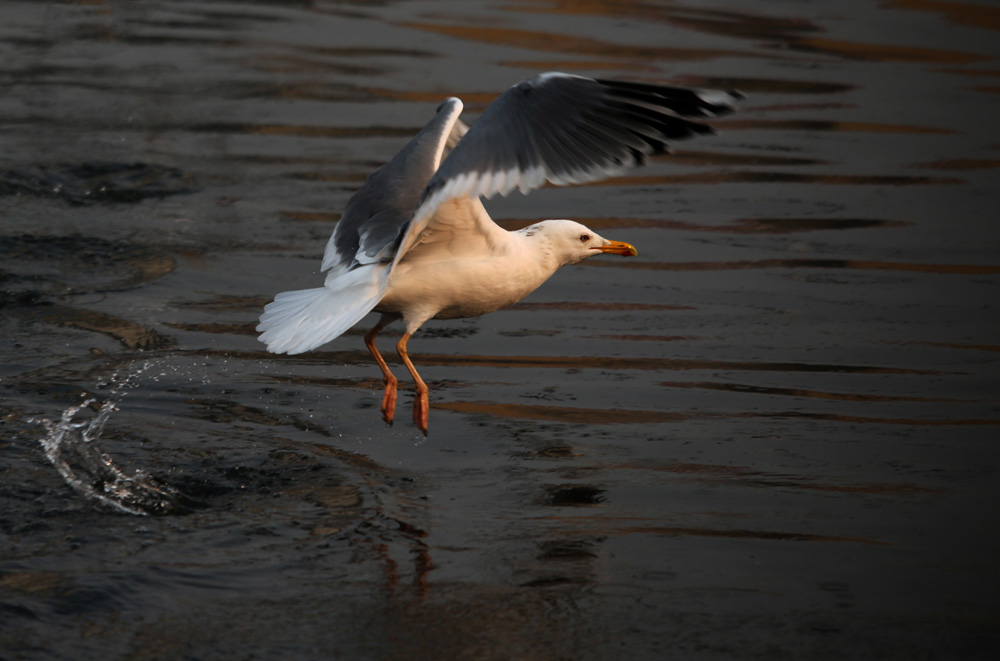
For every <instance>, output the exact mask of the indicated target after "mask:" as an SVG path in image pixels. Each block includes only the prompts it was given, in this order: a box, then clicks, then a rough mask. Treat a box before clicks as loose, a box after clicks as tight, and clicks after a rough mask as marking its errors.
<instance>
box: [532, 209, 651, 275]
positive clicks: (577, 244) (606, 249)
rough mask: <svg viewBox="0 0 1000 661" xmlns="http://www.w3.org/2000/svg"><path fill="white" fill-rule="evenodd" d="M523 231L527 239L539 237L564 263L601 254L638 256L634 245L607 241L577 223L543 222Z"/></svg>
mask: <svg viewBox="0 0 1000 661" xmlns="http://www.w3.org/2000/svg"><path fill="white" fill-rule="evenodd" d="M521 231H522V232H524V233H525V235H527V236H534V235H540V236H539V238H542V239H544V240H545V242H546V243H547V244H548V248H549V249H550V250H551V251H552V253H553V255H554V256H555V257H556V259H558V260H559V262H560V263H561V264H576V263H577V262H579V261H582V260H584V259H587V258H588V257H593V256H594V255H600V254H602V253H610V254H612V255H622V256H623V257H634V256H635V255H637V254H639V253H638V252H637V251H636V249H635V247H634V246H633V245H632V244H630V243H625V242H624V241H610V240H608V239H605V238H604V237H602V236H601V235H599V234H598V233H597V232H595V231H594V230H592V229H590V228H589V227H587V226H586V225H581V224H580V223H578V222H576V221H574V220H544V221H542V222H540V223H536V224H534V225H532V226H531V227H526V228H524V229H523V230H521Z"/></svg>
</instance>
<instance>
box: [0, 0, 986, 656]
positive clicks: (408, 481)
mask: <svg viewBox="0 0 1000 661" xmlns="http://www.w3.org/2000/svg"><path fill="white" fill-rule="evenodd" d="M2 13H3V17H4V20H3V21H2V24H0V81H2V84H3V90H4V93H3V94H2V95H0V122H2V124H3V126H4V128H5V130H4V131H3V132H2V134H0V144H2V147H3V148H2V149H0V217H2V218H3V221H2V226H0V227H2V229H0V258H2V259H0V282H2V284H3V287H2V298H0V304H2V308H0V350H2V354H3V356H4V361H3V362H2V365H0V378H2V380H0V388H2V392H3V398H2V400H0V420H2V425H0V433H2V436H0V501H2V507H0V550H2V551H0V620H2V622H3V624H2V626H0V657H3V658H11V659H36V658H37V659H53V658H65V659H80V658H98V657H100V658H155V659H184V658H199V659H207V658H253V657H261V658H278V657H289V658H314V657H315V658H319V657H322V658H327V657H331V656H332V657H342V658H400V657H402V658H476V659H480V658H496V659H506V658H525V659H531V658H537V659H551V658H570V657H572V658H584V659H586V658H595V659H596V658H608V657H611V656H627V657H630V658H740V659H743V658H767V659H775V658H875V657H879V658H907V659H912V658H928V659H937V658H941V659H955V658H992V655H991V652H992V651H993V650H994V649H995V646H996V644H997V642H998V640H997V634H996V632H997V630H998V629H1000V627H998V624H1000V622H998V616H1000V609H998V608H997V606H996V598H995V594H996V590H997V587H998V581H997V569H996V560H995V558H996V557H997V554H998V552H1000V539H998V538H1000V534H998V531H997V527H996V525H995V523H994V522H993V515H991V514H990V512H992V511H993V509H994V508H995V507H996V506H997V504H998V496H1000V487H998V486H997V484H998V482H997V459H998V450H997V443H996V439H997V435H998V429H1000V397H998V392H1000V390H998V373H997V362H998V360H997V358H998V351H1000V345H998V342H997V329H998V322H1000V315H998V311H997V283H998V276H1000V259H998V257H997V255H998V248H1000V234H998V232H997V229H996V227H995V224H996V218H997V211H996V209H997V202H998V197H997V194H996V193H995V182H996V169H997V167H998V166H1000V155H998V151H997V150H998V149H1000V137H998V135H997V131H996V119H995V118H996V113H997V103H996V99H997V94H998V93H1000V85H998V76H1000V71H998V67H997V66H996V62H997V57H1000V47H998V45H997V44H998V42H997V38H996V37H997V31H998V30H1000V12H998V10H996V9H994V8H992V7H991V6H988V5H986V4H985V3H984V4H975V3H957V2H954V3H953V2H936V3H926V2H912V1H908V0H892V1H890V2H882V3H875V2H870V1H860V0H859V1H854V2H846V3H839V4H837V5H836V7H834V6H833V5H831V4H830V3H823V2H818V1H814V2H798V3H787V2H779V1H777V0H774V1H768V0H759V1H755V2H748V3H730V4H728V5H727V4H724V3H708V4H706V3H694V2H683V3H667V2H651V3H638V2H636V3H621V2H589V3H568V2H559V1H556V0H552V1H548V2H546V1H534V0H514V1H511V2H462V3H457V2H422V1H413V2H392V1H390V2H383V3H378V4H369V3H347V2H300V3H288V2H285V3H276V2H264V1H261V2H244V3H238V2H231V3H222V2H155V1H149V2H141V3H134V2H133V3H124V2H106V3H68V2H67V3H55V2H53V3H37V2H6V3H4V5H3V9H2ZM551 69H558V70H564V71H571V72H577V73H582V74H586V75H596V76H603V77H608V78H630V79H635V80H648V81H657V82H673V83H679V84H690V85H703V86H721V87H735V88H738V89H741V90H742V91H744V92H745V93H746V94H747V95H748V99H747V100H746V101H745V102H744V104H743V107H742V109H741V112H740V113H739V114H737V115H734V116H732V117H729V118H725V119H723V120H720V121H718V122H717V126H718V127H719V129H720V135H718V136H715V137H709V138H704V139H699V140H696V141H691V142H687V143H683V144H681V145H678V149H677V152H676V154H674V155H673V156H670V157H663V158H658V159H656V160H655V161H654V162H653V163H652V164H650V165H649V166H648V167H646V168H643V169H639V170H635V171H633V172H631V173H629V174H628V175H627V176H625V177H622V178H618V179H614V180H610V181H607V182H601V183H599V184H596V185H590V186H579V187H572V188H569V189H556V188H547V189H545V190H541V191H536V192H535V193H533V194H531V195H530V196H528V197H521V196H514V197H511V198H508V199H503V200H496V201H492V202H491V203H490V204H488V208H489V209H490V210H491V212H492V213H493V215H494V217H495V218H497V219H498V221H499V222H500V223H501V224H503V225H504V226H505V227H507V228H511V229H512V228H516V227H521V226H524V225H526V224H528V223H530V222H532V221H534V220H537V219H540V218H547V217H570V218H576V219H578V220H580V221H581V222H584V223H587V224H588V225H590V226H591V227H593V228H594V229H595V230H597V231H599V232H601V233H602V234H603V235H605V236H608V237H611V238H614V239H619V240H625V241H629V242H630V243H633V244H634V245H636V246H637V247H638V249H639V253H640V256H639V257H638V258H636V259H633V260H622V259H616V258H610V257H609V258H604V259H593V260H590V261H588V262H587V263H585V264H582V265H580V266H578V267H573V268H567V269H563V271H562V272H560V273H559V274H557V275H556V277H554V278H553V279H552V281H550V282H549V283H547V284H546V285H545V286H543V287H542V288H541V289H540V290H539V291H537V292H536V293H534V294H533V295H532V296H530V297H529V298H528V299H526V301H524V302H523V303H522V304H519V305H517V306H514V307H513V308H511V309H509V310H505V311H501V312H498V313H495V314H493V315H489V316H486V317H483V318H478V319H472V320H460V321H450V322H431V323H429V324H428V325H427V327H426V328H425V330H424V331H422V332H421V333H420V334H419V335H418V336H417V337H415V338H414V340H413V341H412V342H411V343H410V350H411V352H412V353H413V355H414V358H415V360H416V362H417V364H418V366H420V368H421V372H422V374H423V375H424V377H425V379H426V380H427V381H428V382H429V384H430V385H431V388H432V392H431V398H432V399H431V404H432V409H431V430H430V432H431V433H430V435H429V436H428V437H427V438H424V437H423V436H422V435H421V434H420V433H419V432H418V431H417V430H416V429H415V428H414V427H413V426H412V424H411V423H410V420H409V418H410V415H409V405H410V399H409V392H408V391H405V390H404V391H403V393H402V394H401V400H400V407H399V410H398V412H397V423H396V424H395V426H393V427H387V426H385V425H384V424H383V423H382V422H381V419H380V416H379V413H378V404H379V402H380V400H381V379H380V378H379V372H378V369H377V367H376V366H375V365H374V364H373V363H372V362H371V360H370V358H369V357H368V354H367V352H366V351H365V350H364V347H363V344H362V340H361V334H362V333H363V330H364V328H366V327H367V325H366V324H362V325H360V326H359V328H358V329H356V330H355V331H352V332H351V333H349V334H347V335H345V336H344V337H342V338H340V339H338V340H336V341H335V342H333V343H331V344H329V345H327V346H326V347H323V349H322V350H320V351H316V352H313V353H309V354H304V355H301V356H294V357H288V356H273V355H269V354H266V353H265V352H263V351H262V346H261V345H260V344H259V343H257V342H256V340H255V334H254V332H253V326H254V325H255V322H256V317H257V315H258V314H259V311H260V308H261V307H262V306H263V304H264V303H266V302H267V301H268V300H270V298H271V297H272V296H273V295H274V294H275V293H276V292H278V291H282V290H286V289H296V288H303V287H309V286H315V284H316V283H317V282H318V280H317V274H316V272H317V270H318V267H319V258H320V255H321V252H322V249H323V246H324V245H325V241H326V238H327V236H328V235H329V233H330V231H331V229H332V227H333V225H334V223H335V222H336V220H337V219H338V218H339V213H340V211H341V209H342V208H343V205H344V203H345V202H346V200H347V198H348V197H349V196H350V194H351V193H352V191H353V190H355V189H356V188H357V187H358V186H359V184H360V182H361V181H363V180H364V177H365V176H366V175H367V174H368V173H369V172H370V171H371V169H372V168H374V167H375V166H376V165H377V164H379V163H380V162H382V161H383V160H385V159H387V158H389V157H391V156H392V155H393V154H394V153H395V151H396V150H397V149H399V147H400V146H401V145H402V144H403V143H404V142H405V141H406V139H407V137H408V136H410V135H412V134H413V133H414V132H415V131H416V130H417V129H418V128H419V127H420V126H422V124H423V122H424V121H426V119H427V118H428V117H429V116H431V114H432V113H433V110H434V108H435V106H436V104H437V103H438V102H439V101H440V100H441V99H442V98H444V97H446V96H449V95H457V96H459V97H461V98H463V99H464V100H465V101H466V113H467V116H470V117H472V116H474V115H475V114H476V113H478V112H480V111H481V110H482V108H483V107H485V105H486V104H487V103H488V102H489V101H490V100H491V99H492V98H493V97H494V96H495V95H496V94H497V93H498V92H499V91H501V90H503V89H505V88H506V87H507V86H509V85H511V84H513V83H515V82H517V81H518V80H521V79H523V78H525V77H528V76H530V75H532V74H533V73H535V72H537V71H540V70H551ZM391 331H392V329H390V331H389V332H387V333H385V334H384V336H383V337H384V338H385V339H383V341H382V344H383V345H384V347H385V348H386V349H387V350H388V349H389V348H390V347H391V346H392V345H391V341H392V339H391V335H392V332H391ZM396 369H397V374H399V375H400V376H402V375H403V374H405V370H403V369H402V368H399V367H397V368H396ZM404 383H405V381H404ZM85 404H86V406H84V405H85ZM81 406H84V408H82V409H81V410H77V411H74V412H73V415H72V416H71V418H70V419H69V420H66V421H61V416H63V414H64V412H69V411H70V410H71V409H73V408H74V407H81ZM102 406H104V407H106V408H104V409H103V411H104V413H103V415H104V416H105V417H106V420H103V422H104V423H105V424H104V426H103V428H98V427H99V426H94V427H92V428H89V427H86V426H84V427H72V426H71V425H72V424H79V423H82V422H86V421H89V420H93V419H94V416H100V415H102V414H101V413H100V411H101V407H102ZM112 406H113V407H115V408H114V409H112V408H110V407H112ZM43 421H48V424H47V425H46V424H45V423H44V422H43ZM61 424H65V425H66V426H65V427H64V428H63V429H64V431H67V432H69V431H71V430H75V435H74V434H73V433H69V434H68V435H66V436H64V437H62V438H63V442H64V443H68V444H69V445H66V446H64V447H67V448H70V449H73V448H76V449H80V450H81V451H83V452H85V453H87V452H89V453H90V454H82V455H66V456H71V457H76V458H75V459H73V461H71V462H70V464H71V465H70V468H72V469H73V471H71V474H72V475H74V476H76V477H77V478H79V481H80V483H81V485H83V488H80V487H78V488H77V489H73V488H71V486H69V484H67V480H65V479H64V474H65V471H63V474H60V471H58V470H57V468H56V467H55V466H54V465H53V464H52V463H51V462H50V461H49V459H48V458H47V457H46V452H45V449H46V448H45V447H44V446H43V443H42V441H46V440H47V441H52V433H53V429H58V428H59V427H60V425H61ZM88 431H92V432H93V433H92V434H89V436H88V437H87V438H83V435H84V432H88ZM50 445H51V444H50ZM88 457H89V459H88ZM101 466H104V467H105V468H107V470H108V471H111V472H108V473H105V472H104V470H105V469H104V468H101ZM74 471H75V472H74ZM136 471H139V472H138V473H136ZM109 475H111V476H120V477H113V478H112V479H110V484H111V485H112V486H113V485H115V484H118V486H119V487H121V489H124V491H126V492H129V489H132V490H133V491H134V490H136V489H138V487H135V485H134V483H129V482H127V480H130V479H131V480H137V481H138V482H139V483H141V484H143V485H146V486H148V487H149V488H150V489H152V490H153V491H152V492H143V493H145V494H146V496H149V493H154V495H155V491H156V489H160V490H161V491H162V492H163V493H165V494H167V495H169V496H170V497H171V498H175V499H176V500H174V501H169V499H168V502H172V503H174V504H175V505H176V507H166V508H160V509H157V507H155V506H153V505H150V503H155V502H162V501H157V500H156V498H153V497H152V496H149V497H150V498H152V500H140V501H138V504H137V503H136V502H135V501H129V502H130V503H131V504H132V505H134V506H136V507H137V508H138V509H140V510H141V509H142V507H143V506H148V507H149V509H150V510H152V511H153V514H150V515H147V516H136V515H133V514H125V513H122V512H120V511H118V509H120V508H118V509H115V506H114V505H113V504H111V505H110V506H109V505H108V504H107V503H105V504H102V503H101V502H100V499H99V498H98V497H97V496H96V495H95V493H98V494H99V495H104V496H105V497H107V498H112V499H113V498H115V494H116V493H119V494H120V493H121V489H119V491H117V492H116V491H115V490H114V489H111V490H107V489H104V488H105V487H107V486H108V485H109V479H108V476H109ZM116 479H118V480H122V481H121V482H116V481H115V480H116ZM71 481H72V480H70V482H71ZM122 485H124V486H122ZM97 487H101V489H104V491H100V490H98V489H97ZM87 489H90V490H91V491H92V492H94V493H90V496H91V497H90V498H88V497H87V494H88V491H87ZM129 493H131V492H129ZM164 509H169V510H171V511H173V512H174V513H172V514H167V515H162V514H157V512H162V511H164Z"/></svg>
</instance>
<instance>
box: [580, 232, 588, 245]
mask: <svg viewBox="0 0 1000 661" xmlns="http://www.w3.org/2000/svg"><path fill="white" fill-rule="evenodd" d="M587 241H590V235H589V234H581V235H580V243H586V242H587Z"/></svg>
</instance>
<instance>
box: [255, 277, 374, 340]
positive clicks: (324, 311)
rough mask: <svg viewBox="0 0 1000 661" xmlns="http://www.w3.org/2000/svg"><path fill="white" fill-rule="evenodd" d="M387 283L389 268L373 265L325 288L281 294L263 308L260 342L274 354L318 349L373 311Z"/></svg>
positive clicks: (332, 280) (336, 279) (336, 280)
mask: <svg viewBox="0 0 1000 661" xmlns="http://www.w3.org/2000/svg"><path fill="white" fill-rule="evenodd" d="M387 281H388V268H387V265H385V264H373V265H370V266H363V267H361V268H357V269H354V270H353V271H349V272H348V273H345V274H343V275H340V276H338V277H337V278H335V279H331V280H330V281H328V282H327V285H326V286H324V287H318V288H316V289H300V290H297V291H286V292H282V293H280V294H278V295H277V296H275V297H274V300H273V301H272V302H270V303H268V304H267V305H266V306H265V307H264V313H263V314H261V315H260V324H258V325H257V331H259V332H260V333H261V335H260V337H259V338H258V339H259V340H260V341H261V342H263V343H264V344H266V345H267V350H268V351H270V352H272V353H288V354H295V353H302V352H304V351H309V350H310V349H315V348H316V347H318V346H320V345H322V344H326V343H327V342H329V341H330V340H332V339H334V338H336V337H337V336H339V335H341V334H342V333H343V332H344V331H346V330H347V329H349V328H350V327H351V326H353V325H354V324H356V323H358V321H360V320H361V318H362V317H364V316H365V315H366V314H368V313H369V312H371V310H372V308H374V307H375V306H376V305H377V304H378V302H379V301H380V300H381V299H382V296H383V294H384V293H385V286H386V283H387Z"/></svg>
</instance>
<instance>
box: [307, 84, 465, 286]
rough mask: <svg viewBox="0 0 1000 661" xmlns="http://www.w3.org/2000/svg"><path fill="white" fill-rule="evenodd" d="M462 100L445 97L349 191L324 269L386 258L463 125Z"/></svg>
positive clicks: (338, 269)
mask: <svg viewBox="0 0 1000 661" xmlns="http://www.w3.org/2000/svg"><path fill="white" fill-rule="evenodd" d="M461 112H462V102H461V101H460V100H458V99H456V98H450V99H447V100H446V101H445V102H444V103H442V104H441V105H440V106H439V107H438V112H437V115H435V116H434V118H433V119H431V121H430V122H428V123H427V125H426V126H425V127H424V128H423V129H422V130H421V131H420V133H418V134H417V135H416V136H414V138H413V139H412V140H410V142H409V143H408V144H407V145H406V146H405V147H403V149H402V150H401V151H400V152H399V153H398V154H396V155H395V156H394V157H393V158H392V160H390V161H389V162H387V163H385V164H384V165H382V166H380V167H379V168H378V169H376V170H375V171H374V172H373V173H372V174H371V175H370V176H369V177H368V180H367V181H365V183H364V185H363V186H362V187H361V188H359V189H358V190H357V192H355V193H354V195H353V196H351V199H350V200H348V201H347V206H346V207H345V208H344V215H343V216H342V217H341V219H340V222H338V223H337V227H336V228H335V229H334V231H333V234H332V235H331V236H330V240H329V241H328V242H327V244H326V251H325V252H324V254H323V265H322V270H323V271H328V270H329V271H331V273H330V276H333V277H336V276H337V275H340V274H341V273H343V272H346V271H349V270H351V269H354V268H357V267H358V266H360V265H363V264H374V263H378V262H383V261H391V260H392V258H393V250H394V249H395V246H396V240H397V239H398V235H399V232H400V228H402V227H403V226H404V225H406V223H408V222H409V221H410V219H411V218H412V217H413V211H414V209H416V207H417V204H418V203H419V202H420V196H421V194H422V193H423V191H424V189H425V188H426V186H427V183H428V182H429V181H430V180H431V177H432V176H433V175H434V172H436V171H437V169H438V166H439V165H440V163H441V160H442V158H443V155H444V153H445V152H446V150H447V149H448V148H449V146H454V145H455V144H457V143H458V141H459V140H460V139H461V137H462V135H464V133H465V131H466V130H468V127H467V126H465V124H463V123H462V122H461V121H459V119H458V116H459V114H460V113H461Z"/></svg>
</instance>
